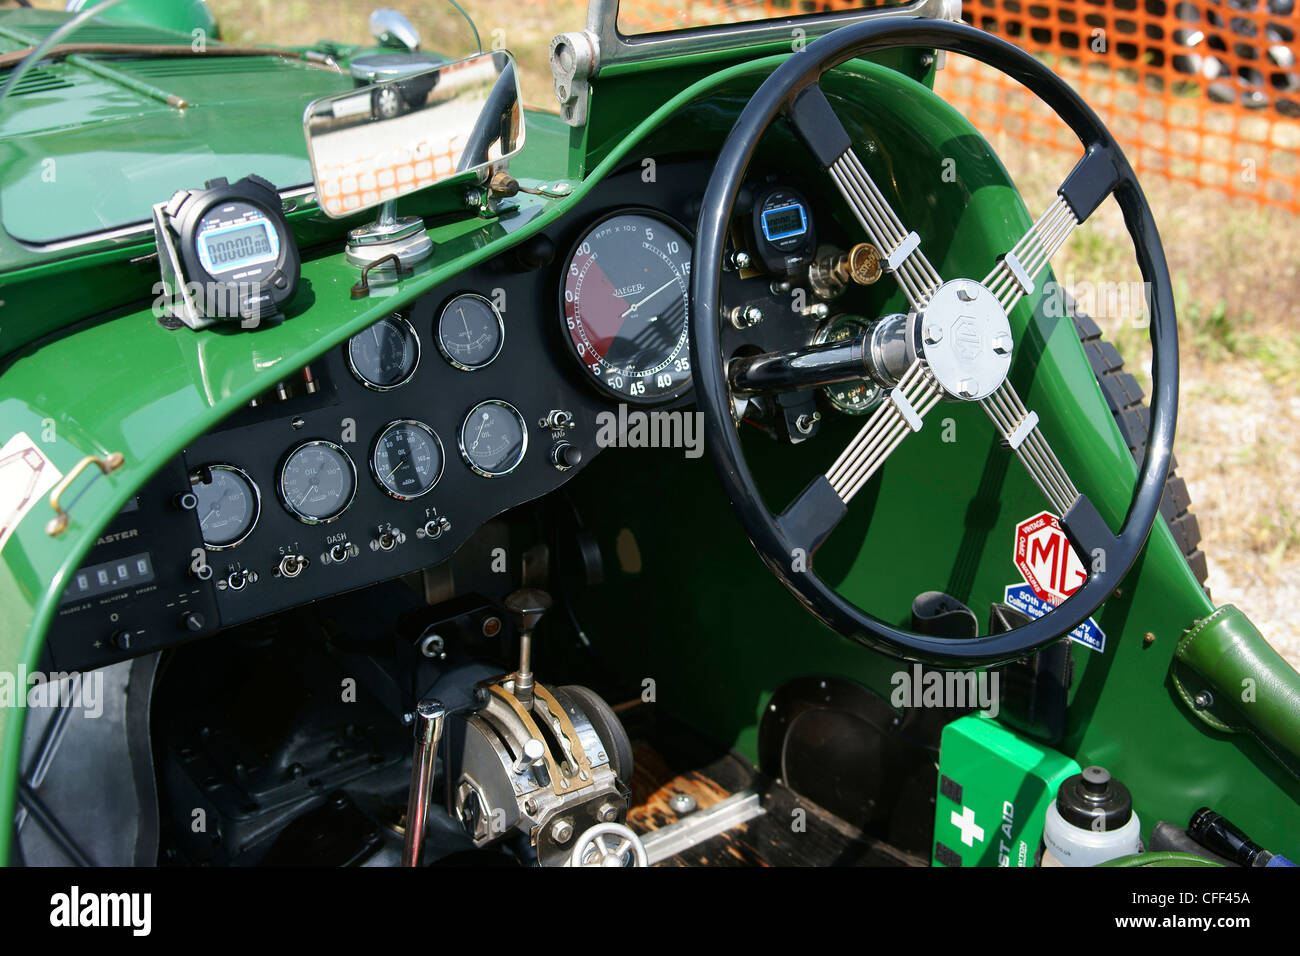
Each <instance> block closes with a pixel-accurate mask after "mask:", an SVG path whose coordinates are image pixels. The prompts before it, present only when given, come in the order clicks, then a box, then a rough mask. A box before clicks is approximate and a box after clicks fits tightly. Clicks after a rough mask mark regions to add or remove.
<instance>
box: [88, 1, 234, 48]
mask: <svg viewBox="0 0 1300 956" xmlns="http://www.w3.org/2000/svg"><path fill="white" fill-rule="evenodd" d="M97 2H99V0H85V2H84V3H83V4H82V6H83V7H87V6H91V5H93V4H94V3H97ZM98 16H99V19H101V20H108V21H110V22H113V23H133V24H146V25H148V26H153V27H158V28H160V29H163V30H177V31H179V32H182V33H189V32H190V31H191V30H202V31H203V32H204V33H205V34H206V35H207V36H208V37H209V38H213V39H215V38H217V37H218V36H219V33H218V30H217V18H216V16H214V15H213V13H212V10H211V8H210V7H209V6H208V5H207V4H206V3H204V0H129V2H127V3H123V4H119V5H118V6H116V7H112V8H110V9H109V10H108V11H106V12H105V13H101V14H99V15H98Z"/></svg>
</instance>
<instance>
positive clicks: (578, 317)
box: [562, 213, 691, 404]
mask: <svg viewBox="0 0 1300 956" xmlns="http://www.w3.org/2000/svg"><path fill="white" fill-rule="evenodd" d="M690 287H691V244H690V241H689V240H688V239H687V238H686V236H685V235H684V232H683V230H682V229H681V228H680V227H678V226H676V225H674V224H673V223H670V222H669V221H668V220H666V219H664V218H662V217H660V216H658V215H652V214H649V213H620V214H618V215H614V216H610V217H609V218H607V219H603V220H601V221H600V222H598V223H596V225H595V226H593V227H592V228H591V229H590V230H589V231H588V232H587V233H586V235H584V236H583V237H582V238H581V239H580V240H579V241H578V244H577V245H576V246H575V247H574V249H573V252H572V253H571V254H570V255H569V259H568V261H567V262H566V264H565V270H564V290H563V299H562V310H563V314H564V322H565V331H566V333H567V335H568V339H569V343H570V344H571V345H572V346H573V350H574V353H575V354H576V355H577V357H578V361H580V362H581V363H582V366H583V368H584V369H586V370H587V374H588V375H590V376H591V378H592V380H593V381H594V382H595V383H596V385H597V386H599V387H600V388H601V389H602V390H604V391H605V392H607V393H609V394H610V395H613V396H615V397H617V398H621V399H623V400H625V401H629V402H636V403H641V404H649V403H653V402H662V401H666V400H667V399H670V398H674V397H676V396H677V395H680V394H681V393H682V392H684V391H686V389H688V388H690V385H691V356H690V348H689V342H690V339H689V331H688V322H689V319H690Z"/></svg>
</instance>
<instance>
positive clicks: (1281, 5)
mask: <svg viewBox="0 0 1300 956" xmlns="http://www.w3.org/2000/svg"><path fill="white" fill-rule="evenodd" d="M878 5H880V4H875V3H870V2H868V3H863V2H861V0H734V2H723V0H703V2H693V0H676V2H672V0H625V2H624V3H623V4H622V5H621V6H620V10H619V27H620V29H621V30H623V31H624V32H629V33H631V32H655V31H660V30H672V29H684V28H687V27H697V26H704V25H712V24H719V23H727V22H735V21H737V20H756V19H765V18H773V17H782V16H790V15H792V14H801V13H814V12H821V11H828V10H844V9H850V8H854V7H862V6H878ZM963 17H964V18H965V19H966V21H967V22H968V23H973V24H975V25H976V26H978V27H980V28H982V29H984V30H988V31H989V32H991V33H995V34H997V35H999V36H1001V37H1003V38H1005V39H1007V40H1009V41H1011V42H1012V43H1015V44H1016V45H1017V46H1019V47H1021V48H1022V49H1025V50H1027V51H1029V52H1031V53H1033V54H1035V55H1036V56H1038V57H1039V59H1041V60H1043V61H1044V62H1045V63H1047V64H1048V65H1049V66H1051V67H1052V69H1054V70H1055V71H1056V72H1057V74H1058V75H1060V76H1061V77H1062V78H1064V79H1065V80H1067V81H1068V82H1069V83H1070V84H1071V85H1072V86H1074V87H1075V88H1076V89H1077V90H1079V92H1080V93H1081V94H1082V95H1083V97H1084V99H1085V100H1087V101H1088V103H1089V104H1090V105H1091V106H1092V107H1093V108H1094V109H1095V110H1096V111H1097V112H1098V113H1099V114H1100V115H1101V117H1102V119H1103V120H1105V121H1106V123H1107V124H1108V125H1109V126H1110V128H1111V129H1112V130H1113V131H1114V133H1115V136H1116V138H1117V139H1119V141H1120V143H1121V144H1122V145H1123V147H1124V150H1125V152H1126V153H1127V154H1128V156H1129V159H1130V161H1131V162H1132V163H1133V166H1134V168H1135V169H1136V170H1137V172H1138V173H1139V174H1140V175H1151V174H1158V175H1161V176H1165V177H1168V178H1170V179H1173V180H1178V181H1182V182H1187V183H1191V184H1194V185H1196V186H1200V187H1204V188H1208V189H1212V190H1217V191H1219V192H1221V193H1224V194H1226V195H1229V196H1245V197H1249V198H1251V199H1254V200H1255V201H1257V202H1259V203H1262V204H1265V205H1270V206H1278V207H1281V208H1283V209H1287V210H1289V211H1291V212H1293V213H1294V212H1300V67H1297V56H1296V51H1297V48H1298V45H1300V15H1298V14H1297V11H1296V8H1295V0H1224V2H1220V0H1033V2H1028V3H1027V2H1024V0H966V2H965V5H964V9H963ZM935 88H936V91H937V92H939V93H940V94H941V95H942V96H943V97H944V98H945V99H947V100H948V101H949V102H951V103H952V104H953V105H954V106H956V107H957V108H958V109H960V110H962V112H964V113H965V114H966V115H967V116H968V117H969V118H970V119H971V121H972V122H974V123H975V125H976V126H978V127H979V128H980V129H981V130H982V131H983V132H985V133H986V134H987V133H990V132H994V131H997V132H1001V133H1003V134H1005V135H1006V136H1008V137H1010V138H1011V139H1012V140H1019V141H1021V142H1024V143H1029V144H1031V145H1033V146H1036V147H1046V148H1049V149H1053V150H1064V151H1067V152H1070V153H1074V154H1077V153H1078V151H1079V144H1078V141H1077V140H1075V139H1074V138H1073V136H1071V135H1070V134H1069V131H1068V130H1067V129H1066V128H1065V126H1064V124H1062V123H1061V122H1060V121H1059V120H1057V119H1056V118H1055V117H1053V115H1052V113H1051V111H1050V110H1048V109H1047V107H1046V106H1044V105H1043V104H1042V103H1040V102H1039V101H1038V100H1037V98H1036V97H1034V96H1033V95H1032V94H1030V93H1028V92H1027V91H1026V90H1025V89H1024V88H1023V87H1021V86H1020V85H1019V84H1018V83H1016V82H1015V81H1014V80H1011V79H1009V78H1008V77H1006V76H1003V75H1002V74H1000V73H998V72H997V71H996V70H993V69H991V68H988V67H985V66H983V65H982V64H979V63H977V62H975V61H973V60H969V59H967V58H965V57H960V56H949V57H947V60H946V64H945V68H944V69H943V70H942V71H940V73H939V76H938V79H937V81H936V84H935Z"/></svg>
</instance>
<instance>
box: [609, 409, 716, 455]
mask: <svg viewBox="0 0 1300 956" xmlns="http://www.w3.org/2000/svg"><path fill="white" fill-rule="evenodd" d="M596 444H597V445H599V446H600V447H601V448H682V449H685V454H686V457H687V458H699V457H700V456H701V455H703V454H704V413H703V412H687V411H666V410H663V409H656V410H654V411H646V410H644V409H639V408H628V406H627V405H625V404H624V405H619V406H618V411H617V412H614V411H603V412H601V413H600V414H599V415H597V416H596Z"/></svg>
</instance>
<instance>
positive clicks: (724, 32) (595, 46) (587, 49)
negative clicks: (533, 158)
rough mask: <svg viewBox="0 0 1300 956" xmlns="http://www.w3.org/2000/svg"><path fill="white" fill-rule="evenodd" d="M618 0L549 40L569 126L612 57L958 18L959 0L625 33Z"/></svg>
mask: <svg viewBox="0 0 1300 956" xmlns="http://www.w3.org/2000/svg"><path fill="white" fill-rule="evenodd" d="M619 2H620V0H590V2H589V3H588V5H587V27H586V29H585V30H579V31H574V32H570V33H561V34H559V35H558V36H556V37H555V38H554V39H552V40H551V75H552V77H553V79H554V83H555V98H556V99H557V100H559V102H560V115H561V116H563V117H564V121H565V122H566V123H568V124H569V125H570V126H582V125H583V124H584V123H586V122H587V98H588V94H589V92H590V81H591V80H592V78H594V77H595V76H597V75H598V74H599V73H600V70H601V69H602V68H603V67H605V66H607V65H608V64H611V63H635V62H643V61H646V60H655V59H660V58H662V57H670V56H686V55H689V54H692V53H701V52H706V51H708V52H718V51H724V50H730V49H736V48H738V47H746V46H753V45H755V44H761V43H789V42H791V39H792V37H793V36H794V34H793V33H792V31H793V30H796V29H799V30H802V31H803V33H802V34H801V35H800V36H799V39H800V40H801V41H805V42H811V41H812V40H814V39H816V38H817V37H819V36H822V35H823V34H826V33H830V32H831V31H832V30H836V29H838V28H840V27H843V26H848V25H849V24H851V23H861V22H863V21H865V20H882V19H896V18H908V17H913V18H915V17H925V18H929V19H935V20H951V21H954V22H956V21H959V20H961V0H913V2H911V3H908V4H905V5H901V6H897V7H886V8H880V7H876V8H865V9H862V10H844V11H837V12H832V13H826V14H821V15H818V14H802V15H799V16H795V17H784V18H782V19H780V20H759V21H755V22H752V23H732V24H723V25H721V26H714V27H699V28H698V29H690V30H671V31H666V32H664V33H647V34H641V35H637V36H625V35H624V34H622V33H620V32H619V30H618V6H619Z"/></svg>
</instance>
